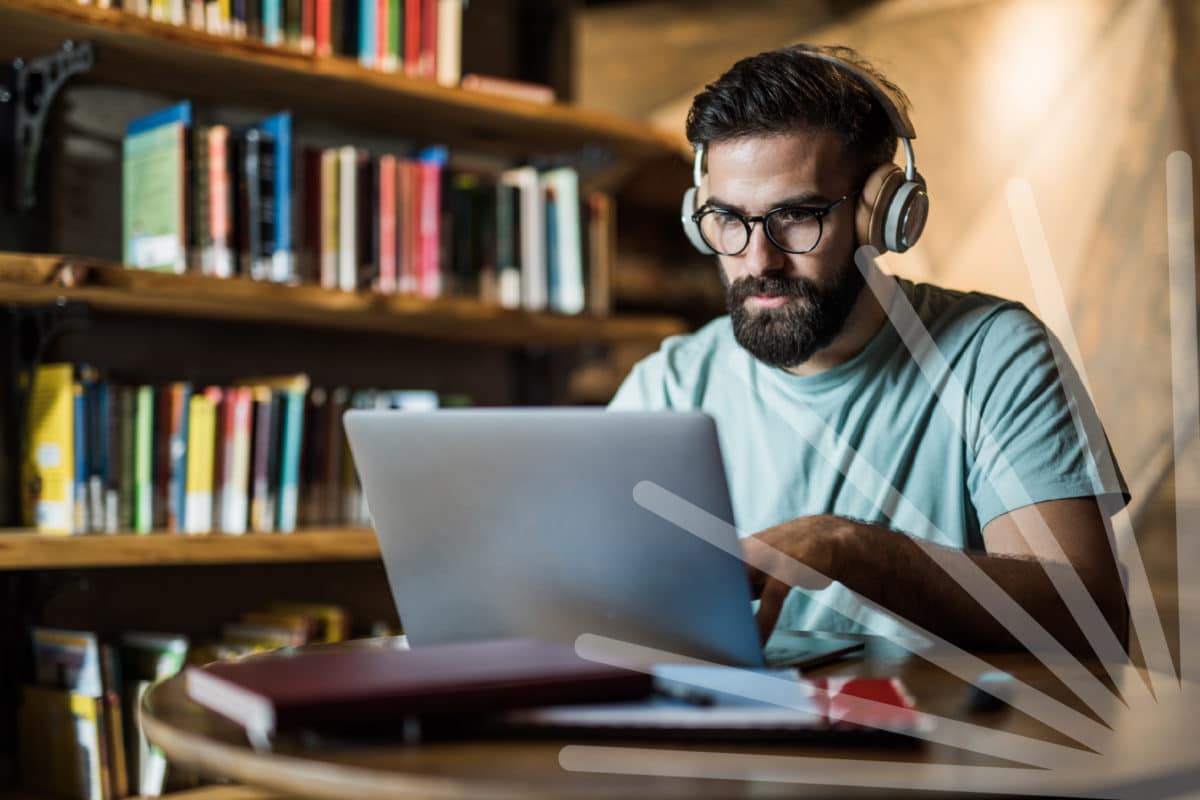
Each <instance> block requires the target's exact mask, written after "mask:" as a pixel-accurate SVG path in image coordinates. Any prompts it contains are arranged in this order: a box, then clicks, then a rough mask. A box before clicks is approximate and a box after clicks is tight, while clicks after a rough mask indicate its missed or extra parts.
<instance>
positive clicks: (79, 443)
mask: <svg viewBox="0 0 1200 800" xmlns="http://www.w3.org/2000/svg"><path fill="white" fill-rule="evenodd" d="M71 402H72V405H73V406H74V409H73V410H72V413H71V417H72V427H73V429H74V430H73V438H74V443H73V445H72V448H71V449H72V452H73V453H74V455H75V491H74V493H73V495H74V498H75V508H74V509H73V514H72V516H73V519H72V522H71V530H72V531H73V532H74V533H87V532H88V530H89V529H90V525H89V524H88V458H87V456H88V446H87V445H88V441H87V416H88V414H87V398H86V396H85V394H84V389H83V384H81V383H79V382H75V383H73V384H72V385H71Z"/></svg>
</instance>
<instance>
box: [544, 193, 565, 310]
mask: <svg viewBox="0 0 1200 800" xmlns="http://www.w3.org/2000/svg"><path fill="white" fill-rule="evenodd" d="M558 202H559V201H558V198H557V197H555V196H554V192H553V191H547V192H546V283H547V286H546V288H547V291H548V293H549V297H550V310H551V311H562V308H561V307H560V305H559V302H558V300H559V297H560V294H559V293H560V291H561V289H560V284H561V282H562V265H561V256H560V253H559V241H558Z"/></svg>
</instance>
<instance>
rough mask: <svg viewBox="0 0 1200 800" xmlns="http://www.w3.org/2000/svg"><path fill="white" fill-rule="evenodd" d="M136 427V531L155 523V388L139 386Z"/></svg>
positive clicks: (138, 531)
mask: <svg viewBox="0 0 1200 800" xmlns="http://www.w3.org/2000/svg"><path fill="white" fill-rule="evenodd" d="M135 413H136V422H135V430H134V445H133V447H134V456H133V530H134V531H135V532H137V533H149V532H150V530H151V528H152V527H153V526H154V387H152V386H139V387H138V390H137V410H136V412H135Z"/></svg>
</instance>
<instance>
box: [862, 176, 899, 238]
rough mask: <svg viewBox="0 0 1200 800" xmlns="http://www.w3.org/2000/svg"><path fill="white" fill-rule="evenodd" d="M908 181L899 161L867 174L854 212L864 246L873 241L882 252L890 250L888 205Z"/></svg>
mask: <svg viewBox="0 0 1200 800" xmlns="http://www.w3.org/2000/svg"><path fill="white" fill-rule="evenodd" d="M904 183H905V180H904V171H903V170H902V169H900V168H899V167H897V166H896V165H895V164H880V165H879V166H878V167H876V168H875V170H874V171H873V172H872V173H871V174H870V175H868V176H867V180H866V182H865V183H863V189H862V193H861V194H859V196H858V206H857V207H856V208H855V212H854V231H855V234H856V235H857V237H858V245H859V246H860V247H861V246H862V245H868V244H869V245H871V246H872V247H874V248H875V249H876V250H878V251H879V252H880V253H886V252H887V251H888V247H887V239H886V237H885V235H884V223H885V222H886V221H887V211H888V208H889V207H890V206H891V203H892V200H893V198H895V196H896V192H897V191H898V190H899V189H900V187H901V186H902V185H904Z"/></svg>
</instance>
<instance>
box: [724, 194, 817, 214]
mask: <svg viewBox="0 0 1200 800" xmlns="http://www.w3.org/2000/svg"><path fill="white" fill-rule="evenodd" d="M829 202H830V201H829V198H828V197H826V196H825V195H823V194H821V193H820V192H800V193H798V194H794V195H792V196H791V197H785V198H783V199H782V200H778V201H776V202H775V203H774V204H772V206H771V208H782V207H783V206H804V205H827V204H828V203H829ZM704 205H706V206H712V207H714V208H719V209H721V210H722V211H734V212H737V213H738V214H745V213H746V209H745V208H743V207H742V206H739V205H737V204H736V203H727V202H726V201H724V200H722V199H721V198H719V197H717V196H716V195H712V196H710V197H709V198H708V199H707V200H705V201H704Z"/></svg>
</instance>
